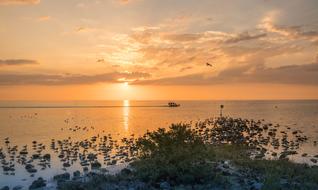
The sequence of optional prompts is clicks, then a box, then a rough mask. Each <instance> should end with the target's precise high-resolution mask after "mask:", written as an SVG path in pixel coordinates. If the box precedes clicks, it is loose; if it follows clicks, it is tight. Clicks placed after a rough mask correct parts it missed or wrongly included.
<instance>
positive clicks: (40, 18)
mask: <svg viewBox="0 0 318 190" xmlns="http://www.w3.org/2000/svg"><path fill="white" fill-rule="evenodd" d="M51 19H52V17H51V16H40V17H38V18H37V19H36V20H37V21H49V20H51Z"/></svg>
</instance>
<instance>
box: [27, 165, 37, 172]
mask: <svg viewBox="0 0 318 190" xmlns="http://www.w3.org/2000/svg"><path fill="white" fill-rule="evenodd" d="M25 169H26V170H27V171H28V172H29V173H36V172H37V170H36V169H35V168H34V166H33V165H32V164H27V165H26V166H25Z"/></svg>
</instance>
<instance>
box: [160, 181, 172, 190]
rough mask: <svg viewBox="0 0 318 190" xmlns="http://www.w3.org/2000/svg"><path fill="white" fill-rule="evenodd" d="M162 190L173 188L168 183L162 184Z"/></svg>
mask: <svg viewBox="0 0 318 190" xmlns="http://www.w3.org/2000/svg"><path fill="white" fill-rule="evenodd" d="M160 189H163V190H168V189H171V186H170V184H169V183H168V182H166V181H165V182H161V183H160Z"/></svg>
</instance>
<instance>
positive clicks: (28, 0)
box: [0, 0, 41, 5]
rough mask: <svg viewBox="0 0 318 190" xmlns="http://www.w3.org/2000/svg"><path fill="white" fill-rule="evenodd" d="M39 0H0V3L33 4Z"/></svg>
mask: <svg viewBox="0 0 318 190" xmlns="http://www.w3.org/2000/svg"><path fill="white" fill-rule="evenodd" d="M40 1H41V0H0V5H35V4H38V3H40Z"/></svg>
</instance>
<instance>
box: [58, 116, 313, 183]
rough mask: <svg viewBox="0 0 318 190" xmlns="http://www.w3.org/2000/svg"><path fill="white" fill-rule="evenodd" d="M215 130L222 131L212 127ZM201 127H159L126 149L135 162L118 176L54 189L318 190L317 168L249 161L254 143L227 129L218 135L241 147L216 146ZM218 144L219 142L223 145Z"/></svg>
mask: <svg viewBox="0 0 318 190" xmlns="http://www.w3.org/2000/svg"><path fill="white" fill-rule="evenodd" d="M222 123H226V122H222ZM214 127H215V128H216V130H217V131H221V130H219V128H218V127H217V126H214ZM204 128H205V127H199V128H195V129H193V128H191V126H190V125H188V124H173V125H171V126H170V128H169V129H168V130H166V129H162V128H160V129H158V130H157V131H154V132H147V133H146V134H145V135H144V136H143V137H141V138H138V139H136V140H135V141H134V143H132V144H131V145H130V146H131V150H133V151H134V152H135V153H134V155H135V156H136V159H135V160H134V161H133V162H131V164H130V167H128V168H126V169H124V170H123V171H122V172H121V173H119V174H117V175H115V176H113V175H100V174H91V177H90V180H89V181H88V182H81V181H71V182H67V183H63V184H60V186H59V187H60V189H116V188H117V189H129V188H133V189H217V188H220V189H318V168H317V167H309V166H308V165H305V164H296V163H292V162H289V161H287V160H285V159H284V160H279V159H277V160H265V159H252V158H251V156H250V155H251V153H252V152H253V151H255V150H256V149H257V146H255V143H254V145H253V146H250V145H249V143H246V142H245V141H244V139H242V135H239V134H233V133H234V132H233V129H232V128H231V127H229V129H231V133H225V132H224V131H222V134H226V139H227V140H230V142H240V143H220V142H216V141H215V138H214V137H213V138H214V139H213V142H214V143H212V141H211V138H207V137H208V136H209V134H208V133H204V130H203V129H204ZM257 130H258V129H257ZM238 131H240V132H241V130H238ZM254 131H255V130H254ZM259 131H260V130H259ZM220 133H221V132H220ZM213 134H214V135H215V132H213ZM218 134H219V133H218ZM229 134H230V136H229ZM237 139H239V141H237ZM247 139H249V140H250V138H247ZM223 140H224V138H221V141H222V142H223Z"/></svg>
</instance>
